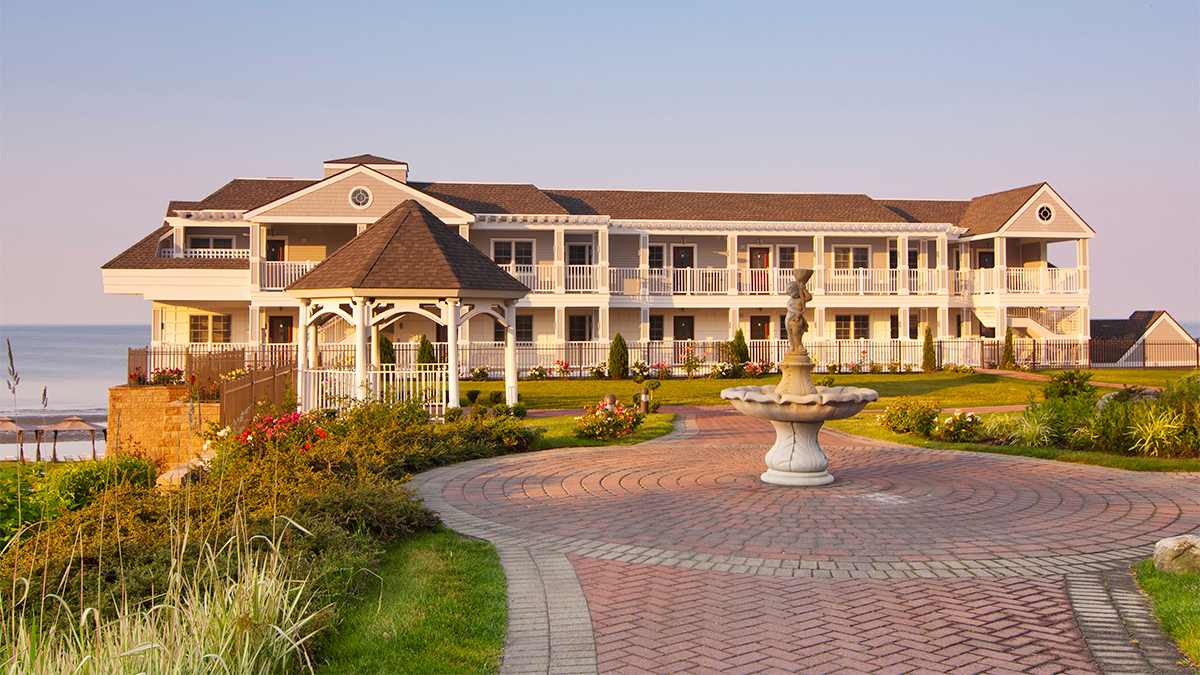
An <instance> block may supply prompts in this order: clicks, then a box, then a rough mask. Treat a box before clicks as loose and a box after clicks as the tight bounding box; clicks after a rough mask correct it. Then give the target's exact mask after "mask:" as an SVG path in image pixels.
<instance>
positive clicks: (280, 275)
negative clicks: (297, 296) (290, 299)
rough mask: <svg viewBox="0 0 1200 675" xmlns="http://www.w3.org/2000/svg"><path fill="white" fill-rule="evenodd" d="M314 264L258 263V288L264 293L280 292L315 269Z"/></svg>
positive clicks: (271, 261) (270, 261) (269, 261)
mask: <svg viewBox="0 0 1200 675" xmlns="http://www.w3.org/2000/svg"><path fill="white" fill-rule="evenodd" d="M317 264H318V263H315V262H287V261H275V260H267V261H263V262H260V263H258V287H259V289H261V290H264V291H282V290H283V289H285V288H287V287H288V286H290V285H291V284H292V282H294V281H296V280H297V279H299V278H300V277H302V276H304V275H305V274H308V272H309V271H310V270H312V268H314V267H316V266H317Z"/></svg>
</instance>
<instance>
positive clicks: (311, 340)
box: [306, 326, 321, 370]
mask: <svg viewBox="0 0 1200 675" xmlns="http://www.w3.org/2000/svg"><path fill="white" fill-rule="evenodd" d="M306 334H307V335H308V369H309V370H315V369H316V367H317V362H318V361H320V358H321V355H320V353H319V351H318V348H317V327H316V326H309V327H308V332H307V333H306Z"/></svg>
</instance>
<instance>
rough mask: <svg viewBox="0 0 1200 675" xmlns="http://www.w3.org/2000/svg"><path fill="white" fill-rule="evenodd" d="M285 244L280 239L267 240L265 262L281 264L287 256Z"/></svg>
mask: <svg viewBox="0 0 1200 675" xmlns="http://www.w3.org/2000/svg"><path fill="white" fill-rule="evenodd" d="M286 249H287V242H285V241H284V240H282V239H268V240H267V262H281V261H283V260H285V259H286V256H287V251H286Z"/></svg>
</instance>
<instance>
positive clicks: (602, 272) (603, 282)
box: [596, 227, 608, 295]
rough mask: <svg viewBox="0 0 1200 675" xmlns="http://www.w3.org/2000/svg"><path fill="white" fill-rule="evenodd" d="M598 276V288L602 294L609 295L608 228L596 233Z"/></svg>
mask: <svg viewBox="0 0 1200 675" xmlns="http://www.w3.org/2000/svg"><path fill="white" fill-rule="evenodd" d="M596 249H597V260H596V274H597V275H599V276H600V278H599V279H598V280H597V281H599V284H598V286H597V287H598V288H599V289H600V292H601V293H603V294H605V295H607V294H608V228H607V227H605V228H603V229H601V230H598V231H597V232H596Z"/></svg>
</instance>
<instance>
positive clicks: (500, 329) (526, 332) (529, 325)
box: [492, 314, 533, 342]
mask: <svg viewBox="0 0 1200 675" xmlns="http://www.w3.org/2000/svg"><path fill="white" fill-rule="evenodd" d="M516 328H517V342H533V316H532V315H529V314H518V315H517V326H516ZM492 342H504V324H502V323H500V322H499V321H497V320H496V319H492Z"/></svg>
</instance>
